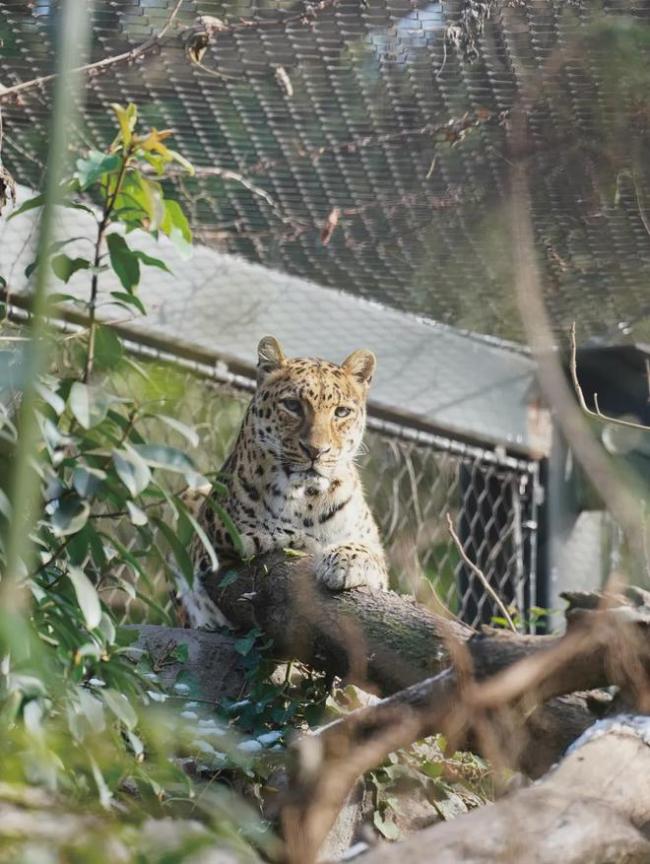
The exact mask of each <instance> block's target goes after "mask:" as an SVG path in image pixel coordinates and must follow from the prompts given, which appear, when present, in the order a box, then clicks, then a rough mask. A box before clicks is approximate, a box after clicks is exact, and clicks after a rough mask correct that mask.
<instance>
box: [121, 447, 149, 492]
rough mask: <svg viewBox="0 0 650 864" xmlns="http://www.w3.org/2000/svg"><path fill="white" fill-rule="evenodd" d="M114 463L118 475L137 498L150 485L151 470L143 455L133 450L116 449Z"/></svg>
mask: <svg viewBox="0 0 650 864" xmlns="http://www.w3.org/2000/svg"><path fill="white" fill-rule="evenodd" d="M112 458H113V464H114V465H115V470H116V471H117V476H118V477H119V478H120V480H121V481H122V483H124V485H125V486H126V488H127V489H128V490H129V492H130V493H131V495H132V496H133V497H134V498H135V497H136V496H137V495H139V494H140V493H141V492H144V490H145V489H146V488H147V486H148V485H149V482H150V480H151V471H150V470H149V467H148V465H147V463H146V462H145V461H144V459H142V457H141V456H140V455H139V454H138V453H136V452H134V451H133V450H131V449H129V450H115V451H114V452H113V457H112Z"/></svg>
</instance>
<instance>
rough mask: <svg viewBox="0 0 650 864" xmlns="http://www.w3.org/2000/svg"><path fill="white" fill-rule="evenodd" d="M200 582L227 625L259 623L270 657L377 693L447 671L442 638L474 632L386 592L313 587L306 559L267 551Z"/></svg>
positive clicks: (464, 637)
mask: <svg viewBox="0 0 650 864" xmlns="http://www.w3.org/2000/svg"><path fill="white" fill-rule="evenodd" d="M235 574H236V578H234V579H233V577H234V576H235ZM224 586H225V587H224ZM205 587H206V589H207V591H208V593H209V595H210V597H211V598H212V599H213V600H214V601H215V603H216V604H217V605H218V606H219V608H220V609H221V611H222V612H223V613H224V614H225V615H226V617H227V618H228V619H229V621H231V622H232V623H233V624H234V625H236V626H237V627H238V628H246V629H249V628H251V627H259V628H260V629H261V630H262V632H263V633H264V635H265V636H267V637H269V638H271V639H272V640H273V647H274V651H275V652H276V654H277V656H279V657H282V658H283V659H299V660H302V661H304V662H305V663H310V664H311V665H313V666H315V667H316V668H318V669H322V670H323V671H325V672H328V673H330V674H332V675H337V676H339V677H341V678H346V679H347V680H350V681H353V682H354V683H356V684H359V685H361V686H365V687H366V688H367V689H370V690H374V691H375V692H378V693H380V694H381V695H386V694H389V693H394V692H395V691H397V690H402V689H403V688H404V687H408V686H409V685H410V684H415V683H416V682H418V681H421V680H422V679H423V678H428V677H430V676H432V675H436V674H437V673H438V672H440V671H442V670H443V669H446V668H447V667H448V666H449V654H448V650H447V647H446V643H447V641H448V640H449V639H453V640H456V641H458V642H461V643H464V642H466V641H467V640H468V639H470V638H471V637H472V636H474V635H475V631H474V630H473V629H472V628H471V627H468V626H466V625H465V624H462V623H461V622H459V621H457V620H455V619H451V618H443V617H442V616H440V615H435V614H434V613H432V612H429V610H428V609H426V608H425V607H423V606H420V605H419V604H417V603H416V602H415V601H413V600H412V599H411V598H409V597H403V596H401V595H399V594H395V593H393V592H392V591H386V592H379V593H370V592H368V591H364V590H361V589H357V590H352V591H341V592H336V593H334V592H331V591H327V590H325V589H322V588H319V587H318V586H317V585H316V584H315V580H314V576H313V572H312V562H311V559H310V558H308V557H300V558H287V557H286V556H285V555H284V554H282V553H279V554H278V553H271V554H269V555H265V556H262V557H260V558H257V559H255V560H254V561H253V562H252V563H251V564H249V565H240V566H238V568H237V569H236V570H235V569H232V570H227V569H226V570H222V571H219V572H218V573H216V574H212V575H211V576H209V577H208V578H207V580H206V581H205ZM524 639H525V637H524Z"/></svg>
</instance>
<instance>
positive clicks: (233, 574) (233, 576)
mask: <svg viewBox="0 0 650 864" xmlns="http://www.w3.org/2000/svg"><path fill="white" fill-rule="evenodd" d="M238 579H239V573H238V572H237V571H236V570H228V572H227V573H224V574H223V576H222V577H221V579H219V588H227V587H228V586H229V585H232V584H233V582H236V581H237V580H238Z"/></svg>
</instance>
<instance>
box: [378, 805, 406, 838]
mask: <svg viewBox="0 0 650 864" xmlns="http://www.w3.org/2000/svg"><path fill="white" fill-rule="evenodd" d="M373 822H374V823H375V828H376V829H377V830H378V831H379V833H380V834H383V835H384V837H385V838H386V839H387V840H399V838H400V836H401V833H400V830H399V828H398V827H397V825H396V824H395V823H394V822H391V821H390V820H388V819H384V817H383V816H382V815H381V813H380V812H379V810H375V812H374V814H373Z"/></svg>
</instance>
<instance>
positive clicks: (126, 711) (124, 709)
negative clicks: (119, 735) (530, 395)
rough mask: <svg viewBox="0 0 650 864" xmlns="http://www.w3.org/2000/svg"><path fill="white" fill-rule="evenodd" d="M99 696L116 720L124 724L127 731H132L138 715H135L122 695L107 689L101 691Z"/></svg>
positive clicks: (131, 706)
mask: <svg viewBox="0 0 650 864" xmlns="http://www.w3.org/2000/svg"><path fill="white" fill-rule="evenodd" d="M101 695H102V697H103V699H104V702H105V703H106V705H107V706H108V707H109V708H110V710H111V711H112V712H113V714H115V716H116V717H117V719H118V720H121V721H122V723H124V725H125V726H126V728H127V729H134V728H135V727H136V726H137V724H138V715H137V714H136V713H135V709H134V708H133V705H131V703H130V702H129V700H128V699H127V698H126V696H125V695H124V694H123V693H120V692H119V691H117V690H113V689H112V688H110V687H108V688H107V689H106V690H102V691H101Z"/></svg>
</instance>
